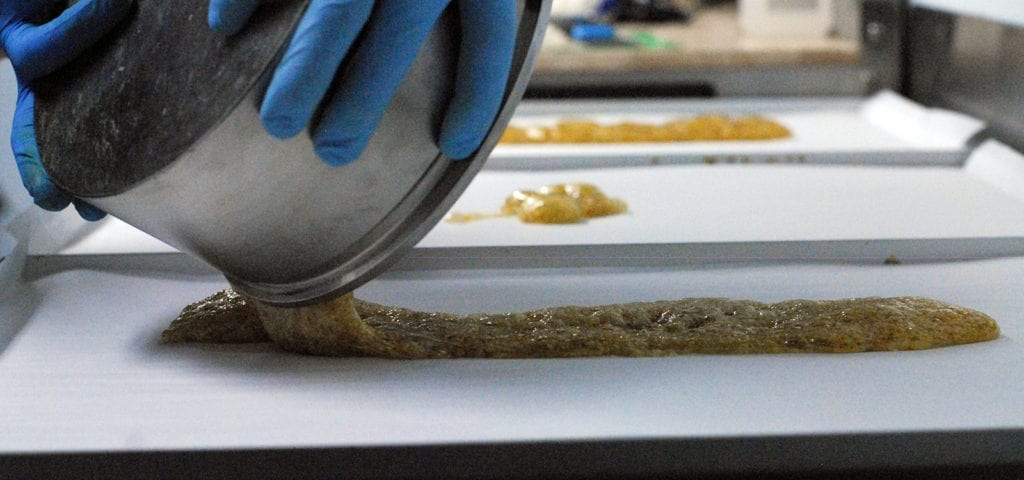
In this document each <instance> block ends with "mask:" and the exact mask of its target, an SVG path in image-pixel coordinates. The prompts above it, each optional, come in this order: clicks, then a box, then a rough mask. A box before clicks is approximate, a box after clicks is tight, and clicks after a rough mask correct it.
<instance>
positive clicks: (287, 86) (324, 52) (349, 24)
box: [260, 0, 374, 138]
mask: <svg viewBox="0 0 1024 480" xmlns="http://www.w3.org/2000/svg"><path fill="white" fill-rule="evenodd" d="M373 3H374V0H313V2H312V3H311V4H310V5H309V8H308V9H307V10H306V14H305V15H304V16H303V17H302V20H301V21H300V22H299V25H298V27H297V28H296V30H295V35H294V36H293V37H292V40H291V44H290V45H289V46H288V49H287V50H286V51H285V54H284V57H282V59H281V62H280V63H279V64H278V66H277V69H276V70H275V71H274V77H273V79H272V80H271V82H270V86H269V87H268V88H267V92H266V95H265V96H264V98H263V106H262V108H261V109H260V118H261V120H262V122H263V126H264V128H266V129H267V132H268V133H270V134H271V135H273V136H275V137H279V138H289V137H292V136H295V135H296V134H298V133H299V132H301V131H302V130H303V129H304V128H305V127H306V125H307V124H308V123H309V121H310V119H311V118H312V117H313V114H314V113H315V112H316V110H317V108H318V107H319V105H320V103H321V102H322V101H323V99H324V97H325V96H326V95H327V91H328V90H329V89H330V87H331V83H332V82H333V81H334V76H335V75H336V74H337V70H338V66H339V65H341V62H342V60H344V59H345V54H346V53H347V52H348V51H349V49H350V48H351V46H352V42H354V41H355V39H356V37H357V36H358V35H359V32H360V30H362V29H363V26H364V25H365V24H366V21H367V19H368V18H369V17H370V12H371V10H372V9H373Z"/></svg>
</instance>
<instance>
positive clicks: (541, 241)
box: [30, 142, 1024, 269]
mask: <svg viewBox="0 0 1024 480" xmlns="http://www.w3.org/2000/svg"><path fill="white" fill-rule="evenodd" d="M567 181H570V182H573V181H584V182H592V183H595V184H597V185H599V186H600V187H601V188H603V189H604V190H605V191H606V192H607V193H608V194H609V195H612V196H617V197H621V198H624V199H625V200H626V201H627V202H628V203H629V204H630V209H629V212H628V213H627V214H625V215H621V216H613V217H607V218H598V219H592V220H589V221H587V222H585V223H581V224H577V225H560V226H549V225H528V224H523V223H520V222H518V221H517V220H515V219H513V218H492V219H486V220H480V221H476V222H470V223H465V224H458V223H448V222H442V223H440V224H438V225H437V226H436V227H435V228H434V229H433V230H432V231H431V232H430V233H429V234H428V235H427V236H426V237H425V238H424V239H423V240H422V241H421V242H420V243H419V244H418V245H417V247H416V248H415V249H413V251H412V252H411V253H410V254H409V255H408V256H407V258H406V259H405V260H404V262H402V263H401V264H399V265H397V266H396V267H395V268H399V269H408V268H413V269H416V268H428V269H436V268H521V267H526V266H538V265H540V266H545V265H546V266H588V265H605V266H615V265H626V266H631V265H633V266H635V265H639V264H655V265H657V264H662V263H681V262H682V263H701V262H704V261H709V260H710V261H725V260H728V261H752V260H760V261H768V262H770V261H777V260H798V259H799V260H852V261H876V262H882V261H885V260H889V261H931V260H943V259H947V260H949V259H969V258H985V257H993V256H1005V255H1024V196H1022V192H1024V157H1022V156H1021V155H1020V154H1019V153H1017V152H1015V151H1013V150H1012V149H1009V148H1007V147H1005V146H1003V145H1001V144H998V143H997V142H988V143H985V144H984V145H982V146H980V147H978V148H975V149H974V150H973V153H972V155H971V156H970V157H969V160H968V161H966V162H965V163H964V164H963V165H962V166H959V167H929V168H922V167H919V166H900V167H894V166H851V165H712V166H709V165H662V166H657V167H651V166H646V167H608V168H597V169H594V168H574V169H563V170H541V171H519V170H491V171H484V172H481V173H480V174H479V175H478V176H477V178H476V179H475V180H474V182H473V183H472V184H471V185H470V186H469V188H468V189H467V191H466V192H465V194H464V195H463V196H462V197H461V198H460V199H459V201H458V202H457V203H456V204H455V206H454V208H453V211H454V212H484V213H486V212H496V211H498V209H499V207H500V205H501V203H502V202H503V200H504V197H505V196H506V195H508V194H509V193H511V192H512V191H513V190H516V189H520V188H536V187H540V186H543V185H546V184H551V183H561V182H567ZM89 228H92V230H91V231H90V232H89V233H88V234H87V235H82V236H79V237H76V238H74V239H73V241H70V242H69V243H68V244H67V245H65V246H63V247H61V248H59V249H56V250H46V249H44V248H39V249H37V250H34V251H32V252H30V253H33V254H35V255H43V254H71V255H96V254H124V253H172V252H174V251H175V250H174V249H173V248H171V247H169V246H167V245H165V244H163V243H161V242H159V241H156V240H155V239H152V238H151V237H149V236H147V235H145V234H143V233H141V232H138V231H137V230H135V229H133V228H131V227H129V226H127V225H125V224H123V223H121V222H119V221H118V220H116V219H109V220H106V221H104V222H101V223H100V224H98V225H95V226H92V227H89ZM47 243H52V242H47Z"/></svg>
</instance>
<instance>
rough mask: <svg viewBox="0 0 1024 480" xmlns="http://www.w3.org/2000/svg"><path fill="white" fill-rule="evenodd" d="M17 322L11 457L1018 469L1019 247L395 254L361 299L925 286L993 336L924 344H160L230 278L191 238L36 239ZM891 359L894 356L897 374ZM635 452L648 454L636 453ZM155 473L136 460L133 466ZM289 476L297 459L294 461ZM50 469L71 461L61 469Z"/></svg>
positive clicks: (10, 462)
mask: <svg viewBox="0 0 1024 480" xmlns="http://www.w3.org/2000/svg"><path fill="white" fill-rule="evenodd" d="M28 267H29V268H28V270H27V273H28V277H27V278H28V279H29V280H30V283H29V285H28V293H27V294H26V295H24V296H22V298H23V299H24V300H25V301H24V302H23V303H21V304H20V305H18V306H11V305H4V306H2V307H0V309H5V310H4V311H3V313H4V318H5V319H7V318H9V317H10V316H14V317H15V318H20V319H22V320H23V321H24V324H25V326H24V328H22V329H21V331H20V332H19V333H18V334H17V336H16V337H15V338H13V340H12V341H11V342H10V343H9V345H8V347H7V348H6V349H5V350H4V351H3V352H2V353H0V432H3V433H2V434H0V469H3V470H4V471H5V472H9V473H11V474H13V475H15V476H17V475H16V474H17V473H18V472H47V473H48V474H51V473H52V474H54V475H57V476H58V477H74V476H75V475H77V474H81V473H89V474H91V475H95V474H96V472H107V473H110V472H114V473H118V472H121V473H126V472H130V473H133V474H135V475H145V474H154V475H157V476H159V477H169V476H172V475H174V474H189V475H192V476H203V478H238V475H244V474H245V473H246V472H252V471H253V470H262V472H260V473H262V474H261V475H259V476H260V478H273V477H278V478H295V475H299V476H303V477H309V478H312V477H316V476H324V477H330V476H332V475H333V476H335V478H336V477H337V476H341V475H345V476H346V478H380V477H382V476H388V477H408V478H426V477H430V476H438V475H440V476H452V475H455V476H464V477H470V476H472V477H481V476H488V475H490V476H495V477H500V478H536V477H537V476H545V477H547V478H559V477H562V478H564V477H570V476H574V475H579V476H582V475H587V474H590V475H597V474H602V476H603V477H608V476H626V475H634V476H645V475H647V476H649V475H658V474H661V475H673V476H684V475H688V474H689V475H716V474H717V475H721V474H727V473H732V474H736V473H744V472H745V473H748V474H757V473H759V474H764V473H765V472H768V471H773V472H783V473H789V474H800V473H803V474H807V473H814V472H819V473H820V472H822V471H828V470H837V471H863V470H865V469H868V470H870V469H897V470H903V471H906V469H912V468H919V467H925V466H927V467H929V468H940V469H944V470H945V471H951V470H949V469H950V468H952V467H963V466H971V465H987V466H996V467H1006V468H1014V469H1016V470H1014V471H1016V472H1018V473H1019V472H1020V470H1019V469H1020V468H1021V467H1022V466H1024V449H1020V448H1019V446H1020V445H1021V441H1022V440H1024V408H1022V407H1021V405H1024V389H1021V388H1019V387H1020V385H1022V384H1024V360H1022V359H1024V320H1022V316H1021V314H1020V312H1021V311H1024V297H1022V296H1020V295H1016V294H1012V293H1008V292H1015V291H1018V290H1019V281H1020V279H1021V278H1024V258H1022V257H1016V258H1000V259H989V260H973V261H960V262H932V263H920V264H910V265H897V266H893V265H878V264H850V263H779V264H750V265H736V264H705V265H701V266H687V267H660V268H616V269H569V268H562V269H526V270H523V269H519V270H481V269H477V270H472V271H404V272H391V273H389V274H387V275H385V276H384V277H381V278H379V279H377V280H374V281H372V282H370V283H369V284H367V285H366V286H364V287H362V288H361V289H359V290H358V291H357V295H359V296H361V297H363V298H366V299H368V300H373V301H380V302H388V303H394V304H398V305H404V306H408V307H413V308H421V309H431V310H433V309H443V310H449V311H457V312H470V311H505V310H519V309H526V308H535V307H540V306H545V305H556V304H567V303H572V304H598V303H606V302H619V301H635V300H654V299H661V298H676V297H682V296H727V297H734V298H753V299H759V300H766V301H770V300H779V299H784V298H797V297H802V298H836V297H846V296H867V295H925V296H929V297H934V298H940V299H943V300H947V301H950V302H955V303H959V304H962V305H965V306H968V307H972V308H977V309H980V310H983V311H985V312H987V313H989V314H990V315H992V316H993V317H994V318H995V319H996V320H997V321H998V322H999V323H1000V325H1001V326H1002V336H1001V337H1000V338H999V339H997V340H995V341H992V342H986V343H981V344H973V345H966V346H959V347H951V348H944V349H937V350H929V351H919V352H890V353H863V354H846V355H828V354H808V355H767V356H763V355H749V356H743V355H739V356H736V355H704V356H681V357H671V358H650V359H624V358H593V359H571V360H566V359H561V360H436V361H435V360H429V361H385V360H373V359H351V358H349V359H345V358H317V357H308V356H300V355H292V354H286V353H283V352H280V351H277V350H275V349H274V348H272V347H270V346H266V345H240V346H215V345H214V346H211V345H179V346H161V345H159V344H157V343H156V339H157V337H158V335H159V332H160V331H161V329H163V328H164V327H165V326H166V325H167V324H168V323H169V322H170V320H171V318H173V317H174V315H175V314H176V313H177V311H178V310H179V309H180V308H181V307H182V306H183V305H185V304H186V303H188V302H191V301H193V300H196V299H198V298H201V297H203V296H205V295H207V294H209V293H211V292H213V291H215V290H217V289H220V288H224V287H225V286H226V283H225V282H224V281H223V280H222V279H221V278H220V276H219V275H218V274H217V273H216V272H214V271H212V270H210V269H208V268H206V267H203V266H202V265H197V264H195V263H190V262H189V261H187V260H186V259H185V258H184V257H179V256H173V255H172V256H160V255H137V256H114V255H110V256H61V257H37V258H34V259H32V260H31V261H30V262H29V265H28ZM883 372H884V373H883ZM638 459H640V460H638ZM140 472H141V473H140ZM289 475H292V476H291V477H289ZM55 478H56V477H55Z"/></svg>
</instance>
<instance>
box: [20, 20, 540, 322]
mask: <svg viewBox="0 0 1024 480" xmlns="http://www.w3.org/2000/svg"><path fill="white" fill-rule="evenodd" d="M207 3H208V0H175V1H173V2H172V1H166V0H164V1H156V0H139V1H138V8H137V11H135V12H134V13H133V14H132V17H131V19H130V20H129V21H127V22H126V25H125V26H123V27H122V28H121V29H120V30H119V31H117V32H115V33H114V34H113V35H112V36H111V37H110V39H109V40H108V41H106V42H104V43H103V44H102V46H100V47H98V48H96V49H94V50H93V51H92V52H90V54H89V55H87V56H86V57H84V58H83V59H81V60H80V61H77V62H76V63H75V64H73V65H71V66H70V67H68V68H67V69H65V70H62V71H61V72H60V73H59V74H57V75H54V76H51V77H50V78H47V79H45V80H44V81H42V82H40V83H39V85H37V88H36V90H37V104H36V125H37V137H38V138H39V143H40V149H41V153H42V157H43V160H44V162H45V166H46V168H47V170H48V172H49V173H50V174H51V176H52V177H53V178H54V179H55V181H56V182H57V183H58V184H59V185H61V186H62V187H63V188H65V189H67V190H68V191H70V192H71V193H73V194H75V195H77V196H80V197H84V198H87V199H88V200H89V201H90V202H91V203H93V204H95V205H96V206H98V207H100V208H102V209H104V210H106V211H108V212H110V213H111V214H113V215H115V216H117V217H119V218H121V219H123V220H125V221H126V222H128V223H130V224H132V225H134V226H136V227H138V228H140V229H141V230H143V231H145V232H147V233H149V234H151V235H153V236H155V237H157V238H159V239H161V240H163V241H165V242H167V243H168V244H171V245H173V246H175V247H177V248H178V249H180V250H182V251H185V252H189V253H192V254H194V255H196V256H198V257H199V258H201V259H203V260H205V261H207V262H209V263H210V264H212V265H213V266H215V267H216V268H218V269H219V270H221V271H222V272H223V273H224V274H225V276H226V277H227V278H228V280H229V281H230V283H231V284H232V285H233V286H234V287H235V288H236V289H238V290H240V291H242V292H244V293H246V294H248V295H251V296H253V297H256V298H258V299H260V300H263V301H266V302H269V303H274V304H279V305H298V304H304V303H312V302H316V301H321V300H325V299H327V298H330V297H333V296H337V295H340V294H341V293H344V292H347V291H350V290H352V289H354V288H356V287H357V286H359V285H361V284H362V283H364V282H366V281H368V280H369V279H371V278H373V277H374V276H376V275H377V274H379V273H380V272H381V271H382V270H384V269H385V268H387V266H388V265H390V264H391V263H392V262H393V261H394V260H396V259H397V257H398V256H399V255H400V254H402V253H403V252H406V251H408V250H409V249H411V248H412V247H413V246H414V245H415V243H416V242H418V241H419V240H420V239H421V238H422V237H423V236H424V235H426V233H427V232H428V231H429V230H430V228H432V227H433V225H434V224H436V223H437V222H438V221H439V220H440V218H441V216H442V215H444V213H445V212H446V211H447V210H448V208H450V207H451V205H452V204H453V203H454V201H455V200H456V198H457V197H458V196H459V195H460V194H461V193H462V191H463V190H464V189H465V187H466V186H467V184H468V183H469V181H470V180H471V179H472V177H473V176H474V175H475V174H476V172H477V171H478V170H479V169H480V168H481V167H482V165H483V163H484V161H485V159H486V157H487V156H488V154H489V153H490V150H491V149H492V148H493V147H494V144H495V143H496V142H497V138H498V137H499V136H500V133H501V131H502V130H503V129H504V127H505V126H506V125H507V123H508V120H509V118H510V117H511V115H512V112H513V110H514V108H515V105H516V104H517V103H518V101H519V99H520V98H521V96H522V94H523V91H524V90H525V88H526V82H527V79H528V77H529V73H530V71H531V68H532V64H533V60H534V57H535V56H536V54H537V51H538V49H539V48H540V42H541V39H542V36H543V30H544V26H545V24H546V21H547V14H548V10H549V8H550V5H549V3H550V0H522V1H520V26H519V34H518V46H517V49H516V54H515V60H514V64H513V70H512V72H513V73H512V75H511V78H510V80H509V86H508V91H507V96H506V100H505V104H504V106H503V107H502V109H501V113H500V115H499V118H498V119H497V120H496V121H495V123H494V126H493V127H492V131H491V133H490V135H489V137H488V138H487V140H486V141H485V142H484V145H483V146H482V147H481V148H480V150H479V151H478V152H476V154H475V155H474V156H473V157H472V158H471V159H469V160H465V161H459V162H453V161H451V160H450V159H448V158H445V157H444V156H443V155H442V154H441V153H440V151H439V149H438V147H437V145H436V144H435V141H434V138H435V136H436V132H437V131H438V129H439V124H440V119H441V116H442V114H443V108H444V106H445V104H446V101H447V99H448V97H449V95H450V92H451V88H452V86H451V80H452V78H453V71H454V67H455V61H456V55H457V27H456V26H455V25H454V24H453V22H452V19H451V18H449V15H446V16H445V17H443V18H442V21H440V22H439V24H438V26H437V27H435V29H434V31H433V33H432V34H431V37H430V39H429V40H428V42H427V44H426V45H425V46H424V48H423V50H422V51H421V52H420V55H419V57H418V59H417V61H416V63H415V65H414V66H413V68H412V70H411V71H410V72H409V74H408V76H407V77H406V79H405V81H404V83H403V84H402V85H401V87H400V88H399V91H398V93H397V95H396V97H395V98H394V100H393V102H392V103H391V105H390V106H389V108H388V110H387V112H386V114H385V116H384V118H383V120H382V121H381V123H380V125H379V127H378V128H377V130H376V132H375V134H374V136H373V138H372V140H371V142H370V144H369V146H368V147H367V149H366V150H365V152H364V153H363V154H362V156H361V158H360V159H358V160H357V161H355V162H353V163H351V164H349V165H346V166H343V167H330V166H327V165H326V164H324V163H322V162H321V161H320V160H319V159H318V158H317V157H316V155H315V153H314V151H313V146H312V143H311V141H310V138H309V135H306V134H303V135H299V136H298V137H296V138H293V139H291V140H287V141H281V140H277V139H274V138H272V137H270V136H268V135H267V134H266V133H265V132H264V131H263V129H262V127H261V125H260V123H259V118H258V105H259V101H260V99H261V98H260V97H261V94H262V92H263V90H264V88H265V85H266V82H267V79H268V78H269V75H270V73H271V72H272V71H273V67H274V65H275V64H276V59H277V57H278V56H279V55H280V54H281V51H282V50H283V48H284V46H285V45H286V44H287V41H288V39H289V38H290V35H291V33H292V32H293V31H294V28H295V25H296V24H297V21H298V19H299V18H300V16H301V14H302V12H303V10H304V8H305V2H291V3H272V4H269V6H266V7H264V8H263V10H262V11H261V12H260V14H259V16H258V18H255V19H254V21H253V22H252V23H251V24H250V25H249V26H248V27H247V29H246V31H245V32H244V33H243V34H242V35H241V36H239V37H237V38H236V37H232V38H230V39H224V38H222V37H220V36H217V35H215V34H213V33H212V32H210V31H209V29H208V28H206V26H205V18H206V17H205V11H206V10H205V9H206V5H207Z"/></svg>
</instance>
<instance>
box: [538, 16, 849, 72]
mask: <svg viewBox="0 0 1024 480" xmlns="http://www.w3.org/2000/svg"><path fill="white" fill-rule="evenodd" d="M617 28H618V31H619V36H620V37H621V38H625V39H629V38H631V37H632V36H633V35H634V34H636V33H639V32H645V33H649V34H651V35H653V36H654V37H655V38H656V39H658V40H660V41H664V42H668V43H669V44H670V45H669V46H668V47H666V48H660V49H651V48H642V47H638V46H631V45H623V46H595V45H586V44H582V43H579V42H575V41H572V40H570V39H569V37H568V36H567V35H566V34H565V33H564V32H563V31H562V30H560V29H558V28H556V27H549V28H548V36H547V38H546V39H545V41H544V45H543V47H542V49H541V53H540V56H539V57H538V59H537V66H536V71H537V73H540V74H544V73H569V72H611V71H617V72H624V71H625V72H629V71H637V72H642V71H648V72H649V71H658V70H686V69H694V68H709V67H719V68H723V67H724V68H731V67H758V66H779V65H787V66H822V65H854V64H857V63H858V62H859V61H860V52H859V45H858V42H856V41H855V40H852V39H843V38H834V37H830V38H823V39H768V38H751V37H746V36H744V35H743V33H742V32H741V30H740V26H739V21H738V19H737V16H736V10H735V8H716V9H705V10H700V11H698V12H697V13H696V15H695V16H694V18H693V21H691V22H690V23H688V24H679V23H665V24H618V25H617Z"/></svg>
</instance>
